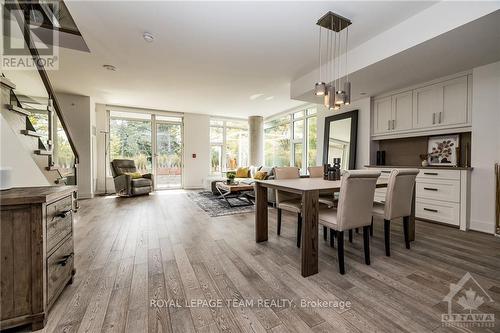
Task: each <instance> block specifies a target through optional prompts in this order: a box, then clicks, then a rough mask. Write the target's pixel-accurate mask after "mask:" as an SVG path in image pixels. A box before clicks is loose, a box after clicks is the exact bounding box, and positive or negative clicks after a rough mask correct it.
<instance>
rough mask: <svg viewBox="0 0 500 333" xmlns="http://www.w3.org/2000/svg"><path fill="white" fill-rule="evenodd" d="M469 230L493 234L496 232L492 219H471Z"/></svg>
mask: <svg viewBox="0 0 500 333" xmlns="http://www.w3.org/2000/svg"><path fill="white" fill-rule="evenodd" d="M469 230H474V231H479V232H484V233H487V234H491V235H493V234H494V233H495V223H493V222H491V221H478V220H472V219H471V220H470V225H469Z"/></svg>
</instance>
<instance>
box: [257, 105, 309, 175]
mask: <svg viewBox="0 0 500 333" xmlns="http://www.w3.org/2000/svg"><path fill="white" fill-rule="evenodd" d="M316 113H317V110H316V108H314V107H311V108H307V109H302V110H295V111H293V112H291V113H289V114H287V115H285V116H281V117H279V118H276V119H272V120H270V121H267V122H266V123H265V124H264V141H265V147H264V152H265V164H266V165H268V166H290V165H293V166H296V167H298V168H300V169H301V171H302V173H304V174H305V173H306V169H307V167H308V166H315V165H316V157H317V147H316V146H317V117H316Z"/></svg>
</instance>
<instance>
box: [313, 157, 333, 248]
mask: <svg viewBox="0 0 500 333" xmlns="http://www.w3.org/2000/svg"><path fill="white" fill-rule="evenodd" d="M307 170H308V171H309V177H310V178H323V177H324V172H325V171H324V167H323V166H313V167H308V168H307ZM318 201H319V203H320V204H324V205H327V206H328V207H335V206H336V205H337V199H336V198H335V193H334V192H332V191H328V190H323V191H320V192H319V200H318ZM323 239H324V240H325V241H326V240H327V239H328V228H327V227H323Z"/></svg>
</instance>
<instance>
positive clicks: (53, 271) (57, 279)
mask: <svg viewBox="0 0 500 333" xmlns="http://www.w3.org/2000/svg"><path fill="white" fill-rule="evenodd" d="M73 260H74V253H73V238H72V237H68V238H67V239H66V240H65V241H64V243H62V244H61V246H59V247H58V248H57V250H55V251H54V253H53V254H52V255H51V256H50V257H49V258H47V299H48V304H52V302H53V301H54V300H55V299H56V298H57V296H58V295H59V294H60V293H61V291H62V289H63V288H64V286H65V285H66V283H67V282H68V280H69V279H70V278H71V276H72V273H73Z"/></svg>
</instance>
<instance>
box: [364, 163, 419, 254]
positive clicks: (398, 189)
mask: <svg viewBox="0 0 500 333" xmlns="http://www.w3.org/2000/svg"><path fill="white" fill-rule="evenodd" d="M418 173H419V170H418V169H393V170H392V171H391V174H390V175H389V181H388V184H387V193H386V195H385V202H384V203H378V202H375V203H374V205H373V216H377V217H381V218H383V219H384V237H385V255H386V256H388V257H390V255H391V221H392V220H394V219H397V218H403V235H404V239H405V245H406V248H407V249H409V248H410V240H409V223H410V215H411V203H412V200H413V192H414V191H413V189H414V187H415V179H416V178H417V175H418ZM372 223H373V220H372ZM372 227H373V224H372Z"/></svg>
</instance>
